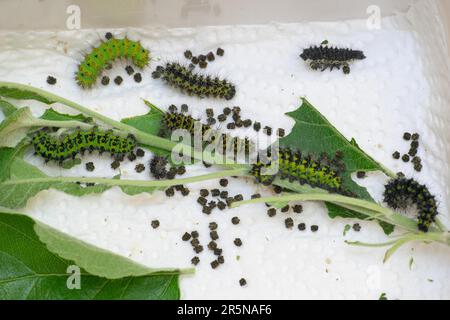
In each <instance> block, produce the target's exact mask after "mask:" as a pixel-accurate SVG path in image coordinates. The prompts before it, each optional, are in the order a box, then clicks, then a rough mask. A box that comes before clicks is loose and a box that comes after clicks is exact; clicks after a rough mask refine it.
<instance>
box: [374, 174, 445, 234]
mask: <svg viewBox="0 0 450 320" xmlns="http://www.w3.org/2000/svg"><path fill="white" fill-rule="evenodd" d="M383 195H384V202H386V203H387V204H388V205H389V207H391V208H392V209H406V208H407V207H409V206H411V205H413V204H415V205H416V207H417V211H418V217H417V225H418V228H419V230H421V231H423V232H428V229H429V228H430V225H431V224H432V223H433V222H434V220H435V217H436V215H437V214H438V211H437V204H436V199H435V197H434V196H433V195H432V194H431V193H430V191H429V190H428V188H427V187H426V186H425V185H423V184H420V183H418V182H417V181H415V180H414V179H407V178H405V177H403V176H399V177H398V178H396V179H392V180H391V181H389V182H388V184H386V185H385V189H384V194H383Z"/></svg>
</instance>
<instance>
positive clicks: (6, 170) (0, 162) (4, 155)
mask: <svg viewBox="0 0 450 320" xmlns="http://www.w3.org/2000/svg"><path fill="white" fill-rule="evenodd" d="M27 147H28V144H27V143H26V141H25V140H23V141H22V142H20V143H19V144H18V145H17V147H15V148H8V147H2V148H0V182H3V181H5V180H7V179H9V178H10V177H11V175H10V171H11V165H12V163H13V161H14V159H15V158H16V157H17V156H19V155H21V154H22V153H23V151H24V150H25V149H26V148H27Z"/></svg>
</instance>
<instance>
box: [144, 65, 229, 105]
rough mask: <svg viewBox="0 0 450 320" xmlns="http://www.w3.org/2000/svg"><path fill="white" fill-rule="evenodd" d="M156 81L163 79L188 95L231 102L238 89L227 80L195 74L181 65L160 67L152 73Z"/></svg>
mask: <svg viewBox="0 0 450 320" xmlns="http://www.w3.org/2000/svg"><path fill="white" fill-rule="evenodd" d="M152 77H153V78H154V79H159V78H162V79H163V80H164V81H165V82H166V83H168V84H169V85H171V86H173V87H175V88H178V89H180V90H181V91H182V92H185V93H187V94H188V95H196V96H199V97H202V98H203V97H213V98H221V99H226V100H231V99H232V98H233V97H234V95H235V94H236V88H235V86H234V85H233V84H231V83H230V82H228V81H227V80H223V79H219V78H218V77H214V78H213V77H211V76H209V75H202V74H199V73H194V72H193V71H192V70H191V69H189V68H187V67H185V66H182V65H180V64H179V63H175V62H173V63H167V64H166V65H165V67H163V66H158V67H157V68H156V71H154V72H153V73H152Z"/></svg>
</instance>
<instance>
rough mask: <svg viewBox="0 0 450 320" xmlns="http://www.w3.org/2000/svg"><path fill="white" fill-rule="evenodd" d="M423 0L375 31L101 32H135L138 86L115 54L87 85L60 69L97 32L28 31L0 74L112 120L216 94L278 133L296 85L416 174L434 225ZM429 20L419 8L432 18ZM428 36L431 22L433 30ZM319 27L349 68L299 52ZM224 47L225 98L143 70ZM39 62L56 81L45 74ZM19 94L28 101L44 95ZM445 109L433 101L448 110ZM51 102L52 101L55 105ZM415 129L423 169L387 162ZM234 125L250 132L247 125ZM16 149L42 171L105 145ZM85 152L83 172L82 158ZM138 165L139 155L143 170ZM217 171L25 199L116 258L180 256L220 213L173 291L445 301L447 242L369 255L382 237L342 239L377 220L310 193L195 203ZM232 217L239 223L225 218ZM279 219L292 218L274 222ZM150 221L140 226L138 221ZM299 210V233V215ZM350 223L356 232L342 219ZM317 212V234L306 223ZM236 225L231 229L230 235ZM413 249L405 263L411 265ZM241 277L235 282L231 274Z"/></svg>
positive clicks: (372, 231) (434, 150)
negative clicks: (242, 202) (71, 154)
mask: <svg viewBox="0 0 450 320" xmlns="http://www.w3.org/2000/svg"><path fill="white" fill-rule="evenodd" d="M434 10H435V8H434V7H433V6H432V5H431V4H430V3H429V2H424V3H422V4H419V5H418V7H415V8H412V9H411V10H410V11H409V12H408V14H407V15H401V16H398V17H395V18H385V19H383V21H382V28H381V29H380V30H368V29H367V27H366V23H365V21H346V22H333V23H301V24H271V25H264V26H229V27H202V28H197V29H173V30H167V29H128V30H112V32H113V33H114V35H115V36H118V37H120V36H127V37H129V38H130V39H133V40H141V43H142V45H143V46H144V47H146V48H148V49H150V51H151V54H152V56H153V57H154V58H155V59H154V60H153V61H151V63H150V67H148V68H147V69H145V70H144V72H143V79H142V82H140V83H136V82H134V81H133V79H132V77H129V76H128V75H127V74H126V72H125V70H124V67H125V65H126V64H125V63H121V62H119V63H118V64H116V65H115V67H114V68H113V69H111V70H107V71H105V74H107V75H109V76H110V78H111V79H113V78H114V77H115V76H116V75H121V76H122V77H123V78H124V79H125V81H124V82H123V83H122V85H121V86H117V85H115V84H114V83H112V82H111V83H110V85H109V86H107V87H103V86H102V85H101V84H97V85H96V86H95V87H94V88H93V89H92V90H90V91H86V90H82V89H80V88H78V86H77V85H76V83H75V80H74V73H75V71H76V68H77V65H78V62H79V60H80V59H81V58H82V56H83V53H84V52H85V51H87V50H89V48H90V47H92V46H95V45H97V44H98V42H99V39H100V37H101V36H103V35H104V33H105V32H106V31H111V30H96V31H89V30H88V31H77V32H68V31H66V32H29V33H20V34H18V33H17V34H15V33H1V34H0V79H2V80H3V81H16V82H21V83H27V84H31V85H34V86H36V87H40V88H44V89H46V90H50V91H52V92H55V93H57V94H59V95H61V96H64V97H66V98H68V99H71V100H74V101H77V102H79V103H80V104H82V105H85V106H89V107H91V108H92V109H94V110H96V111H98V112H101V113H102V114H105V115H106V116H109V117H112V118H114V119H121V118H124V117H130V116H134V115H138V114H143V113H145V112H147V107H146V106H145V105H144V104H143V102H142V100H141V98H145V99H147V100H149V101H151V102H152V103H153V104H155V105H157V106H159V107H161V108H163V109H166V108H167V107H168V106H169V105H170V104H176V105H180V104H182V103H187V104H188V105H189V106H190V108H191V112H192V114H193V115H194V116H199V117H203V119H205V115H204V109H205V108H207V107H211V108H213V109H214V111H215V114H216V115H218V114H219V113H220V112H221V110H222V108H223V107H225V106H228V107H232V106H233V105H239V106H240V107H241V109H242V114H243V116H244V117H245V118H251V119H253V120H256V121H260V122H261V123H262V124H263V126H264V125H269V126H271V127H272V128H279V127H281V128H284V129H286V132H289V130H290V129H291V127H292V126H293V120H292V119H290V118H289V117H287V116H284V115H283V114H284V113H286V112H288V111H292V110H294V109H296V108H297V107H298V106H299V105H300V100H299V97H301V96H305V97H306V98H308V100H309V101H310V102H311V103H312V104H313V105H314V106H316V107H317V108H318V110H319V111H320V112H322V113H323V114H324V115H325V116H326V117H327V118H328V119H329V120H330V122H331V123H333V124H334V125H335V126H336V127H337V128H338V129H339V130H340V131H341V132H342V133H343V134H344V135H345V136H346V137H347V138H351V137H354V138H355V139H356V140H357V142H358V144H359V146H360V147H361V148H362V149H363V150H365V151H366V152H367V153H368V154H370V155H371V156H373V157H374V158H375V159H377V160H378V161H380V162H382V163H383V164H385V165H386V166H387V167H389V168H390V169H391V170H392V171H395V172H396V171H403V172H405V173H406V174H407V175H408V176H413V177H415V178H417V179H418V180H419V181H421V182H422V183H426V184H427V185H428V186H429V188H430V190H431V191H432V192H433V193H434V194H436V196H437V199H438V201H439V204H440V207H439V208H440V213H441V214H440V218H441V220H442V221H443V222H444V223H445V224H446V225H447V226H448V225H449V224H450V223H449V222H450V219H449V215H448V209H449V203H448V199H450V189H449V181H450V168H449V164H448V163H449V162H448V159H449V158H450V149H449V148H448V146H449V145H450V134H449V131H448V128H449V125H450V111H449V109H448V105H449V94H448V92H447V90H448V84H449V72H442V70H443V68H448V63H449V62H448V55H445V54H443V52H444V51H443V50H445V46H444V44H443V43H442V41H441V39H440V38H439V35H440V34H441V32H442V30H441V29H440V25H439V23H438V22H437V21H436V23H433V21H435V20H433V19H435V18H434V17H435V16H436V15H435V12H434ZM431 17H433V18H431ZM432 35H436V36H435V37H433V36H432ZM324 39H327V40H328V41H329V43H330V44H331V45H336V46H341V47H351V48H354V49H360V50H363V51H364V53H365V55H366V56H367V59H365V60H363V61H357V62H355V63H354V64H352V65H351V74H350V75H344V74H343V73H342V72H340V71H334V72H328V71H327V72H323V73H321V72H315V71H312V70H310V68H309V67H308V65H307V64H305V63H304V62H303V61H302V60H301V59H300V58H299V54H300V53H301V51H302V49H303V48H305V47H309V46H310V45H314V44H319V43H320V42H322V41H323V40H324ZM217 47H221V48H223V49H224V50H225V55H224V56H223V57H216V59H215V61H214V62H212V63H210V64H209V65H208V68H207V72H208V73H213V74H217V75H220V76H221V77H225V78H228V79H229V80H230V81H232V82H233V83H234V84H235V85H236V89H237V92H236V96H235V98H234V99H233V100H232V101H230V102H228V101H220V100H215V99H201V100H200V99H197V98H195V97H188V96H185V95H183V94H181V93H180V92H179V91H177V90H174V89H173V88H170V87H167V86H165V85H164V83H163V82H161V81H158V80H154V79H152V78H151V75H150V74H151V71H152V70H154V69H155V67H156V65H158V64H162V63H163V62H165V61H173V60H175V61H182V62H184V61H185V60H184V57H183V52H184V50H186V49H190V50H192V51H193V52H194V54H196V53H197V54H198V53H205V52H209V51H215V49H216V48H217ZM47 75H53V76H55V77H56V78H57V80H58V81H57V84H56V85H54V86H50V85H48V84H47V83H46V82H45V79H46V78H47ZM21 104H23V105H25V104H26V105H32V106H33V112H36V114H39V113H40V112H42V110H43V109H42V107H41V106H40V105H38V104H35V105H34V104H33V103H32V102H29V101H27V102H26V103H25V102H21ZM446 106H447V107H446ZM57 109H58V110H60V111H67V109H66V108H64V107H61V106H57ZM405 131H411V132H418V133H420V135H421V138H420V141H421V147H420V149H419V155H420V157H421V158H422V162H423V165H424V169H423V171H422V172H421V173H415V172H414V171H413V169H412V165H411V164H404V163H403V162H402V161H396V160H394V159H392V156H391V154H392V153H393V152H394V151H396V150H398V151H400V152H401V153H402V154H403V153H406V152H407V151H408V149H409V146H408V144H407V143H405V142H404V141H403V139H402V135H403V132H405ZM239 134H240V135H242V136H244V135H248V136H250V137H251V136H252V135H253V134H254V133H253V131H252V130H250V129H248V130H246V129H245V130H241V131H239ZM149 158H150V153H149V152H147V153H146V156H145V158H143V159H141V160H137V162H133V163H129V162H124V163H123V164H122V166H121V173H122V179H147V178H148V171H146V172H144V173H142V174H137V173H136V172H135V171H134V166H135V165H136V164H137V163H140V162H142V163H144V164H145V165H146V166H147V165H148V160H149ZM27 160H28V161H30V162H32V163H34V164H37V165H39V166H40V167H42V168H43V170H44V171H45V172H47V173H48V174H51V175H77V174H78V175H85V176H91V175H92V176H109V177H111V176H113V175H115V174H117V171H113V170H112V169H111V168H110V162H111V160H110V159H109V158H108V157H107V156H103V157H102V158H101V159H97V158H96V156H94V155H87V156H85V157H84V158H83V164H82V165H81V166H77V167H75V168H73V169H71V170H63V169H61V168H59V167H58V166H57V165H55V164H51V163H50V164H47V165H44V164H43V161H42V160H41V159H39V158H36V157H34V156H32V155H28V156H27ZM89 161H94V163H95V166H96V170H95V171H94V172H92V173H89V172H87V171H86V170H85V168H84V164H85V163H86V162H89ZM147 170H148V168H147ZM204 172H207V169H205V168H203V167H202V166H193V167H189V168H188V175H195V174H200V173H204ZM229 180H230V183H229V185H228V186H227V187H226V188H222V187H220V189H226V190H228V191H229V192H230V194H237V193H242V194H243V196H244V198H245V199H248V198H249V197H250V196H251V194H253V193H255V192H261V193H262V194H265V195H269V194H270V191H268V190H267V189H266V188H264V187H263V186H257V185H255V184H254V183H253V181H251V180H248V181H247V180H244V179H233V178H230V179H229ZM384 181H385V178H384V177H382V176H380V175H377V174H370V175H369V177H368V178H366V179H365V180H362V183H363V184H364V185H365V186H367V187H368V188H369V190H370V191H371V193H372V195H373V197H374V198H375V199H376V200H380V199H381V193H382V184H381V183H382V182H384ZM217 187H219V182H218V181H210V182H203V183H197V184H192V185H189V188H190V190H191V193H190V195H189V196H188V197H182V196H181V194H179V193H176V196H175V197H173V198H170V199H168V198H166V197H165V195H164V193H163V192H161V191H160V192H156V193H154V194H152V195H148V194H140V195H137V196H126V195H124V194H123V193H121V192H120V190H119V189H117V188H113V189H111V190H109V191H107V192H105V193H104V194H102V195H90V196H86V197H83V198H75V197H72V196H68V195H66V194H63V193H60V192H57V191H53V190H50V191H44V192H41V193H40V194H39V195H38V196H36V197H34V198H33V199H31V200H30V201H29V203H28V205H27V207H26V209H25V210H26V212H27V213H29V214H30V215H31V216H33V217H34V218H37V219H39V220H41V221H43V222H45V223H48V224H49V225H51V226H53V227H56V228H57V229H59V230H61V231H63V232H67V233H69V234H71V235H73V236H75V237H77V238H79V239H82V240H84V241H87V242H89V243H92V244H94V245H97V246H99V247H102V248H106V249H109V250H111V251H113V252H116V253H118V254H121V255H123V256H126V257H129V258H130V259H133V260H135V261H137V262H139V263H142V264H145V265H148V266H151V267H190V260H191V258H192V257H193V256H194V255H195V254H194V252H193V250H192V248H191V246H190V244H189V243H187V242H183V241H182V240H181V236H182V235H183V233H184V232H186V231H192V230H198V231H199V233H200V238H199V239H200V242H201V243H202V244H203V245H204V246H205V247H206V245H207V243H208V242H209V229H208V224H209V223H210V222H212V221H215V222H217V223H218V225H219V227H218V230H217V231H218V234H219V239H218V240H217V242H218V244H219V246H220V247H221V248H223V254H224V258H225V264H223V265H220V266H219V267H218V268H217V269H216V270H213V269H211V267H210V262H211V261H212V260H213V259H214V258H215V257H214V256H213V254H212V253H211V252H210V251H208V250H205V251H204V252H202V253H201V254H200V255H199V257H200V260H201V261H200V263H199V264H198V266H197V267H196V274H195V275H194V276H186V277H182V280H181V289H182V298H185V299H197V298H198V299H205V298H207V299H214V298H223V299H241V298H242V299H259V298H269V299H281V298H286V299H289V298H296V299H303V298H305V299H308V298H310V299H315V298H319V299H328V298H331V299H341V298H347V299H354V298H358V299H377V298H378V297H379V296H380V294H381V293H382V292H385V293H386V294H387V296H388V298H390V299H436V298H446V299H449V298H450V283H449V281H448V279H449V278H450V268H449V266H450V250H449V249H448V248H445V247H443V246H440V245H434V244H433V245H426V244H421V243H414V244H411V245H406V246H404V247H403V248H401V249H400V250H399V252H398V253H397V254H396V255H394V257H392V259H391V260H390V261H389V262H388V263H386V264H383V263H382V260H383V255H384V250H385V249H384V248H362V247H350V246H348V245H346V244H345V243H344V240H361V241H364V242H383V241H386V236H385V235H384V234H383V233H382V231H381V229H380V228H379V226H378V225H376V224H375V223H371V222H360V221H356V220H342V219H336V220H330V219H329V218H328V217H327V214H326V210H325V208H324V206H323V205H322V204H320V203H303V207H304V210H303V213H301V214H296V213H293V212H292V211H290V212H289V213H281V212H278V213H277V215H276V216H275V217H273V218H269V217H268V216H267V214H266V209H267V208H266V207H265V205H264V204H259V205H254V206H243V207H240V208H237V209H232V210H226V211H223V212H218V211H214V213H213V214H211V215H210V216H207V215H205V214H202V213H201V208H200V206H199V205H198V204H197V203H196V198H197V196H198V193H199V190H200V189H201V188H217ZM234 216H237V217H239V218H240V223H239V224H238V225H233V224H232V223H231V218H232V217H234ZM287 217H291V218H292V219H293V220H294V228H293V229H292V230H288V229H286V227H285V225H284V220H285V219H286V218H287ZM154 219H158V220H159V221H160V227H159V228H157V229H153V228H152V227H151V225H150V224H151V221H152V220H154ZM301 222H304V223H306V226H307V228H306V231H299V230H298V229H297V225H298V224H299V223H301ZM354 222H359V223H360V225H361V227H362V229H361V231H360V232H355V231H353V230H350V231H349V232H348V233H347V234H346V235H345V236H343V230H344V226H345V225H346V224H353V223H354ZM314 224H316V225H318V226H319V230H318V231H317V232H312V231H310V226H311V225H314ZM235 238H240V239H241V240H242V242H243V245H242V246H241V247H237V246H235V245H234V244H233V240H234V239H235ZM411 261H412V264H410V262H411ZM240 278H245V279H246V280H247V285H246V286H245V287H241V286H240V285H239V279H240Z"/></svg>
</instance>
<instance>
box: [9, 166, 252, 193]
mask: <svg viewBox="0 0 450 320" xmlns="http://www.w3.org/2000/svg"><path fill="white" fill-rule="evenodd" d="M246 174H247V170H244V169H242V168H241V169H233V170H223V171H218V172H213V173H209V174H205V175H200V176H194V177H189V178H180V179H172V180H150V181H149V180H120V179H114V178H95V177H92V178H90V177H46V178H30V179H22V180H20V179H14V180H8V181H5V182H3V183H2V184H3V185H8V184H11V185H17V184H32V183H51V182H58V183H64V182H81V183H96V184H103V185H109V186H130V187H131V186H132V187H155V188H157V187H169V186H173V185H178V184H187V183H193V182H200V181H206V180H212V179H218V178H223V177H229V176H243V175H246Z"/></svg>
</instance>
